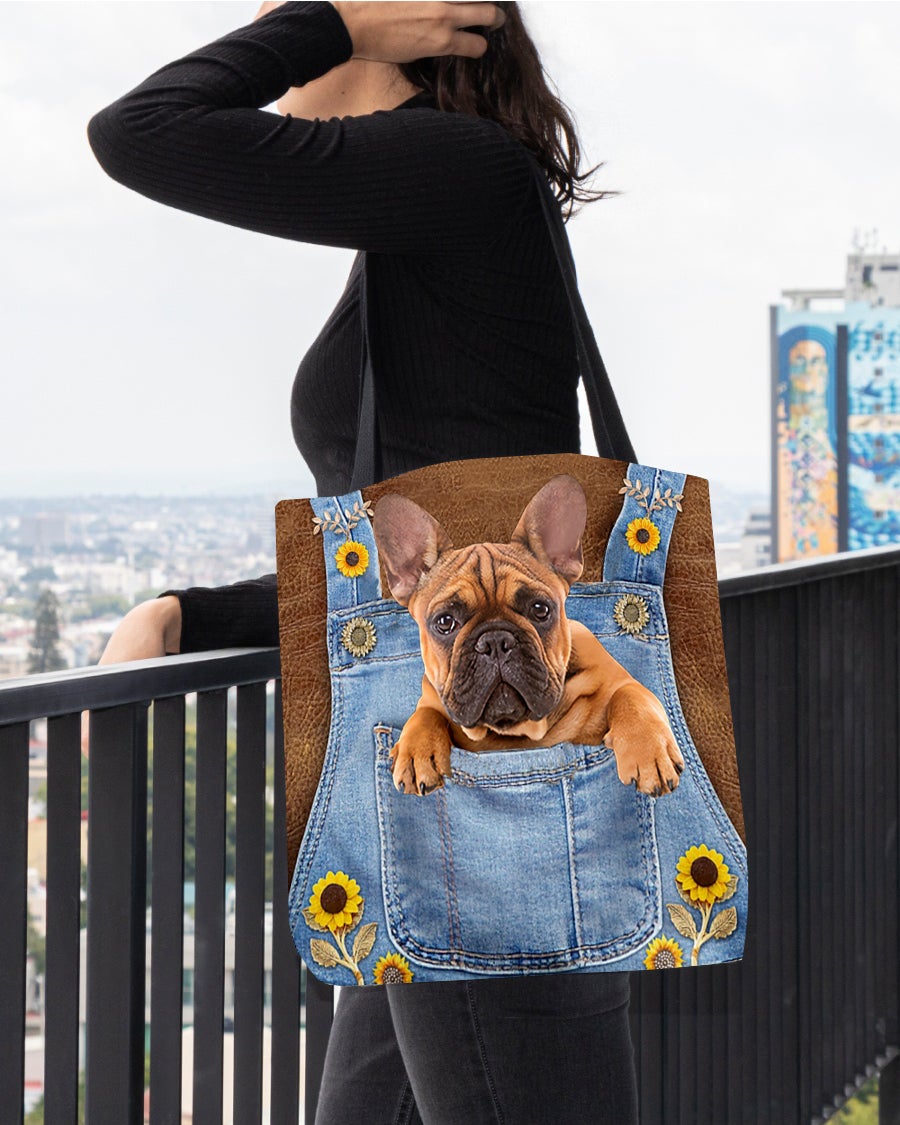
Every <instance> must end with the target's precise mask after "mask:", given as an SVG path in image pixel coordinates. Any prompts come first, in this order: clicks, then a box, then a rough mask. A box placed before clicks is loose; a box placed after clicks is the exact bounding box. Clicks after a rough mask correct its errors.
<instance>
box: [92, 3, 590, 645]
mask: <svg viewBox="0 0 900 1125" xmlns="http://www.w3.org/2000/svg"><path fill="white" fill-rule="evenodd" d="M351 55H352V42H351V39H350V36H349V34H348V32H347V28H346V26H345V25H344V23H343V20H342V19H341V17H340V15H339V13H338V11H337V9H336V8H334V7H333V6H332V5H331V4H330V3H287V4H285V5H283V6H282V7H280V8H277V9H275V10H274V11H273V12H270V13H269V14H268V15H266V16H265V17H263V18H262V19H260V20H256V21H254V22H253V23H251V24H249V25H248V26H246V27H241V28H239V29H237V30H236V31H233V32H231V33H230V34H228V35H225V36H223V37H222V38H220V39H218V40H216V41H215V42H214V43H211V44H209V45H208V46H206V47H203V48H201V49H200V50H198V51H195V52H192V53H191V54H189V55H187V56H185V57H184V58H182V59H179V60H176V61H175V62H171V63H169V64H167V65H166V66H163V67H162V68H160V69H159V70H157V71H155V72H154V73H153V74H152V75H150V77H149V78H147V79H146V80H145V81H144V82H142V83H141V84H140V85H139V86H137V87H135V89H133V90H132V91H130V92H129V93H127V94H125V95H124V96H123V97H121V98H119V99H118V100H117V101H115V102H113V103H112V105H110V106H108V107H107V108H106V109H104V110H102V111H100V112H99V113H97V114H96V115H95V116H94V117H93V118H92V119H91V121H90V123H89V126H88V137H89V140H90V144H91V147H92V148H93V151H94V153H95V155H96V156H97V159H98V160H99V162H100V163H101V165H102V166H103V168H104V169H105V170H106V172H107V173H108V174H109V175H110V176H111V177H112V178H113V179H115V180H117V181H119V182H120V183H123V184H125V185H126V186H128V187H130V188H132V189H134V190H136V191H138V192H140V193H141V194H143V195H146V196H148V197H149V198H151V199H154V200H157V201H158V202H161V203H165V204H167V205H169V206H173V207H177V208H179V209H180V210H184V211H189V212H192V213H194V214H197V215H202V216H205V217H207V218H212V219H215V220H218V221H220V222H225V223H229V224H232V225H234V226H239V227H244V228H247V229H249V230H254V231H258V232H260V233H263V234H269V235H275V236H278V237H282V238H289V239H293V240H296V241H299V242H313V243H320V244H325V245H329V246H341V247H352V248H355V249H357V250H359V251H365V252H366V262H367V269H368V270H369V271H370V273H371V287H370V290H369V292H370V301H371V304H370V308H369V332H370V339H371V344H372V356H373V366H374V370H375V376H376V388H377V413H378V430H379V444H380V451H381V464H382V471H383V475H384V476H385V477H390V476H394V475H395V474H397V473H401V472H405V471H407V470H410V469H414V468H418V467H420V466H423V465H428V464H434V463H436V462H438V461H444V460H451V459H455V458H466V457H480V456H501V455H511V454H526V453H538V452H551V453H553V452H577V451H578V450H579V427H578V404H577V396H576V388H577V381H578V362H577V355H576V348H575V341H574V336H573V333H572V326H571V314H570V311H569V306H568V302H567V300H566V295H565V290H564V286H563V282H562V278H561V275H560V272H559V267H558V265H557V263H556V258H555V254H554V250H553V245H552V242H551V239H550V235H549V232H548V230H547V227H546V223H545V221H544V218H543V214H542V211H541V205H540V200H539V198H538V194H537V191H536V185H535V184H534V181H533V173H532V170H531V164H530V160H529V156H528V154H527V152H526V150H525V149H524V147H523V146H522V145H521V143H520V142H519V141H517V140H516V139H515V138H513V137H512V136H510V135H509V134H508V133H507V132H506V131H505V130H504V129H503V128H502V127H501V126H500V125H499V124H498V123H497V122H495V121H492V120H489V119H486V118H480V117H473V116H469V115H465V114H459V113H449V112H445V111H441V110H439V109H438V108H437V107H436V104H435V102H434V100H433V98H432V96H431V95H430V94H428V93H427V92H422V93H419V94H416V95H414V96H413V97H411V98H409V99H408V100H407V101H405V102H404V103H403V104H402V105H400V106H398V107H396V108H395V109H392V110H379V111H377V112H375V113H371V114H367V115H365V116H361V117H343V118H337V117H332V118H329V119H328V120H321V119H318V118H316V119H314V120H303V119H298V118H292V117H281V116H278V115H275V114H273V113H270V112H267V111H265V110H262V109H261V108H260V107H262V106H265V105H268V104H270V103H272V102H274V101H275V100H276V99H277V98H279V97H280V96H281V95H282V94H283V93H284V92H285V91H286V90H287V89H288V87H290V86H300V85H303V84H305V83H307V82H309V81H312V80H313V79H315V78H317V77H318V76H320V75H322V74H324V73H326V72H327V71H328V70H330V69H331V68H332V67H334V66H337V65H339V64H340V63H343V62H345V61H346V60H347V59H349V58H350V57H351ZM298 254H300V255H301V257H300V258H298V262H299V263H300V265H301V266H302V250H298ZM360 264H361V255H359V254H358V255H357V257H356V259H355V261H354V263H353V266H352V268H351V271H350V275H349V278H348V281H347V284H346V286H345V288H344V291H343V293H342V294H341V295H340V298H339V300H338V302H337V305H336V307H335V308H334V310H333V312H332V314H331V315H330V316H329V318H328V320H327V322H326V323H325V325H324V326H323V328H322V330H321V332H320V333H319V335H318V336H317V338H316V339H315V341H314V342H313V343H312V345H311V346H310V347H309V349H308V351H307V352H306V354H305V356H304V357H303V359H302V360H301V362H300V366H299V369H298V371H297V374H296V377H295V379H294V386H293V392H292V398H291V416H292V426H293V432H294V437H295V441H296V443H297V446H298V448H299V450H300V453H301V454H302V456H303V458H304V459H305V461H306V463H307V464H308V466H309V468H310V470H311V471H312V473H313V475H314V476H315V480H316V488H317V491H318V493H319V494H320V495H334V494H338V493H341V492H345V491H346V490H347V489H348V487H349V482H350V471H351V468H352V465H353V450H354V445H355V438H356V424H357V408H358V388H359V371H360V363H361V349H362V333H361V324H360V317H359V290H358V285H357V282H358V281H359V279H360V269H359V267H360ZM172 592H175V593H177V594H178V596H179V598H180V600H181V605H182V614H183V622H182V650H183V651H192V650H198V649H203V648H209V647H222V646H223V645H228V644H274V643H277V614H276V602H275V596H274V595H275V590H274V576H271V575H269V576H266V577H265V578H264V579H261V580H254V581H253V582H250V583H238V584H235V585H234V586H232V587H229V588H225V590H222V588H219V590H217V591H204V590H202V589H199V588H192V589H191V590H190V591H172ZM226 602H227V608H226Z"/></svg>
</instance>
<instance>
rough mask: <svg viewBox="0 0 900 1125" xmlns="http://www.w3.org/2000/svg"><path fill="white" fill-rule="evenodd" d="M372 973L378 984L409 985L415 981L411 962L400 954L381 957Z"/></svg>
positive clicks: (388, 954)
mask: <svg viewBox="0 0 900 1125" xmlns="http://www.w3.org/2000/svg"><path fill="white" fill-rule="evenodd" d="M372 972H373V973H374V974H375V983H376V984H409V982H410V981H411V980H412V979H413V971H412V969H411V968H410V967H409V961H407V960H406V958H405V957H402V956H401V955H400V954H399V953H386V954H385V955H384V957H379V958H378V960H377V961H376V962H375V968H374V969H373V970H372Z"/></svg>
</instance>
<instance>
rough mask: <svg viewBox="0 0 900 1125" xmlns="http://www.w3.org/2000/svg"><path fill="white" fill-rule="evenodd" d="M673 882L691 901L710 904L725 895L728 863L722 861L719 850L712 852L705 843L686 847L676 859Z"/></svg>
mask: <svg viewBox="0 0 900 1125" xmlns="http://www.w3.org/2000/svg"><path fill="white" fill-rule="evenodd" d="M675 882H676V883H677V884H678V886H679V888H680V889H681V891H682V893H684V895H685V897H686V898H687V897H689V898H690V900H691V902H697V903H700V904H701V905H704V904H709V905H712V904H713V903H714V902H718V901H719V899H722V898H724V897H725V892H726V890H727V889H728V864H727V863H725V862H724V861H723V858H722V855H721V853H720V852H714V851H713V850H712V849H711V848H708V847H707V846H706V844H700V846H699V847H693V848H688V850H687V852H686V853H685V854H684V855H683V856H682V857H681V858H680V859H679V860H678V874H677V875H676V876H675Z"/></svg>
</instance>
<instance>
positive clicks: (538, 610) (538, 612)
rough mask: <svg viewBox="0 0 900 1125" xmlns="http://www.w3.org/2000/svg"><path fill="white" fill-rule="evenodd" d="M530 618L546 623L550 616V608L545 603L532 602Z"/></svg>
mask: <svg viewBox="0 0 900 1125" xmlns="http://www.w3.org/2000/svg"><path fill="white" fill-rule="evenodd" d="M531 616H532V617H533V618H534V619H535V621H546V620H547V618H548V617H549V616H550V606H548V605H547V603H546V602H532V603H531Z"/></svg>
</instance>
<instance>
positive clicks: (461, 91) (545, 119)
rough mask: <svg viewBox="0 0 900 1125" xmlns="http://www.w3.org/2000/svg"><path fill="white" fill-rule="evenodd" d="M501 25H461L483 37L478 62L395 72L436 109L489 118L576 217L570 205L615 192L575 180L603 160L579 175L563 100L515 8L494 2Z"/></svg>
mask: <svg viewBox="0 0 900 1125" xmlns="http://www.w3.org/2000/svg"><path fill="white" fill-rule="evenodd" d="M497 7H498V8H502V9H503V11H504V13H505V15H506V22H505V23H504V24H503V26H502V27H499V28H497V29H495V30H494V31H489V32H485V30H484V28H483V27H471V28H466V29H465V30H467V31H475V32H478V33H479V34H481V35H485V36H486V38H487V41H488V47H487V50H486V51H485V53H484V54H483V55H482V56H481V58H479V59H471V58H465V57H463V56H461V55H441V56H436V57H434V58H426V59H417V60H416V61H415V62H410V63H400V64H398V65H399V68H400V70H401V72H402V73H403V75H404V76H405V77H406V78H408V79H409V80H410V81H411V82H414V83H415V84H416V85H417V86H421V87H422V88H423V89H425V90H428V91H429V92H430V93H432V94H433V95H434V97H435V100H436V102H437V105H438V108H439V109H442V110H448V111H450V112H454V113H470V114H474V115H476V116H478V117H490V118H492V119H493V120H494V121H497V122H499V123H500V124H501V125H502V126H503V127H504V128H505V129H506V130H507V132H509V133H511V134H512V136H514V137H515V138H516V139H517V140H519V141H521V142H522V144H523V145H525V147H526V148H527V149H529V150H530V151H531V152H532V153H533V154H534V156H535V157H536V158H537V160H538V162H539V163H540V165H541V166H542V167H543V168H544V170H545V171H546V173H547V176H548V179H549V181H550V185H551V187H554V189H555V193H556V196H557V198H558V199H559V201H560V203H566V202H568V203H569V208H568V211H567V212H564V215H563V217H564V219H566V220H567V219H568V218H570V217H571V215H573V214H576V213H577V211H576V209H575V207H574V204H575V203H576V202H579V203H585V202H587V203H592V202H594V201H595V200H598V199H604V198H606V197H607V196H612V195H619V194H620V193H619V192H617V191H590V190H586V189H585V188H583V187H582V186H581V184H582V181H584V180H585V179H587V177H588V176H590V175H592V174H593V173H594V172H595V171H596V170H597V169H598V168H601V167H602V166H603V165H602V163H601V164H595V165H594V167H593V168H591V169H589V170H588V171H587V172H579V170H578V169H579V164H580V163H581V145H580V142H579V140H578V132H577V130H576V128H575V123H574V122H573V120H572V117H571V115H570V113H569V111H568V109H567V108H566V106H565V104H564V103H563V101H562V100H561V98H559V97H558V96H557V95H556V94H554V93H553V91H552V90H551V89H550V85H549V82H548V77H547V75H546V74H545V72H544V67H543V65H542V63H541V60H540V56H539V55H538V52H537V48H536V47H535V45H534V42H533V41H532V38H531V36H530V35H529V34H528V31H527V30H526V28H525V24H524V22H523V20H522V13H521V12H520V11H519V5H518V4H515V3H498V4H497Z"/></svg>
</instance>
